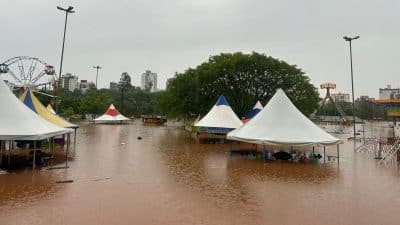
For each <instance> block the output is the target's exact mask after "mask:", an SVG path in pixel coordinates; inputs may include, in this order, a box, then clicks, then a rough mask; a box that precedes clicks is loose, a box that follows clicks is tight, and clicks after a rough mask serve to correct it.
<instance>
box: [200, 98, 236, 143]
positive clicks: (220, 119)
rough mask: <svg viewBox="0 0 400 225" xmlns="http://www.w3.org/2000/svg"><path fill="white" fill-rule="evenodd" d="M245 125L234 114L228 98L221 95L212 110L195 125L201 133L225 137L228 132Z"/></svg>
mask: <svg viewBox="0 0 400 225" xmlns="http://www.w3.org/2000/svg"><path fill="white" fill-rule="evenodd" d="M242 125H243V123H242V121H240V119H239V117H238V116H237V115H236V114H235V112H233V110H232V108H231V107H230V106H229V104H228V101H227V100H226V98H225V97H224V96H223V95H221V96H220V97H219V98H218V100H217V102H216V103H215V105H214V106H213V107H212V108H211V110H210V111H209V112H208V113H207V114H206V115H205V116H204V117H203V118H201V119H200V121H198V122H197V123H195V124H194V127H195V128H196V129H197V131H198V132H199V133H208V134H215V135H223V136H225V135H226V134H227V133H228V132H230V131H232V130H234V129H236V128H238V127H240V126H242Z"/></svg>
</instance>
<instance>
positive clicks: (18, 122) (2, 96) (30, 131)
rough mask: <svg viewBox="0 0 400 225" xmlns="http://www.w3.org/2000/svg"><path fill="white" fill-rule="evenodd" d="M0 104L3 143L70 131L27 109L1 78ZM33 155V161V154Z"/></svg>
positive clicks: (0, 132)
mask: <svg viewBox="0 0 400 225" xmlns="http://www.w3.org/2000/svg"><path fill="white" fill-rule="evenodd" d="M0 105H1V107H0V124H1V126H0V140H1V141H2V142H3V144H4V143H5V142H4V141H19V140H31V141H32V140H44V139H47V138H51V137H55V136H58V135H62V134H67V133H71V132H72V130H71V129H66V128H62V127H60V126H57V125H55V124H53V123H50V122H49V121H47V120H45V119H43V118H42V117H40V116H39V115H37V114H36V113H34V112H33V111H32V110H30V109H28V108H27V107H26V106H25V105H24V104H23V103H22V102H21V101H20V100H18V99H17V98H16V97H15V95H14V94H13V93H12V92H11V91H10V89H9V88H8V87H7V86H6V85H5V84H4V82H3V80H0ZM35 144H36V142H34V153H35V152H36V146H35ZM3 146H4V145H3ZM9 146H10V145H9ZM10 148H11V147H10ZM33 157H34V158H33V160H34V161H35V154H33ZM33 166H35V164H33Z"/></svg>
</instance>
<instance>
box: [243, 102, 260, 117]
mask: <svg viewBox="0 0 400 225" xmlns="http://www.w3.org/2000/svg"><path fill="white" fill-rule="evenodd" d="M262 109H263V106H262V105H261V102H260V101H257V103H256V104H255V106H254V107H253V109H251V111H250V112H249V113H248V114H247V115H246V116H245V117H244V118H245V119H247V120H250V119H252V118H253V117H255V116H256V115H257V114H258V113H259V112H260V111H261V110H262Z"/></svg>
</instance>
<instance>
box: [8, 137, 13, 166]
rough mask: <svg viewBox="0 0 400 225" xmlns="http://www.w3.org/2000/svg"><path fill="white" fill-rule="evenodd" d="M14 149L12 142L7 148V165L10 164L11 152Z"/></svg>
mask: <svg viewBox="0 0 400 225" xmlns="http://www.w3.org/2000/svg"><path fill="white" fill-rule="evenodd" d="M13 149H14V141H10V146H8V165H10V164H11V150H13Z"/></svg>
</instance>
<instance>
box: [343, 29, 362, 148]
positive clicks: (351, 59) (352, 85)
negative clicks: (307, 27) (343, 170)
mask: <svg viewBox="0 0 400 225" xmlns="http://www.w3.org/2000/svg"><path fill="white" fill-rule="evenodd" d="M359 38H360V36H355V37H347V36H344V37H343V39H344V40H345V41H348V42H349V46H350V72H351V95H352V100H353V142H354V145H353V147H354V150H355V149H356V115H355V106H354V80H353V52H352V49H351V42H352V41H353V40H357V39H359Z"/></svg>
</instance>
